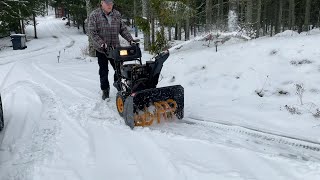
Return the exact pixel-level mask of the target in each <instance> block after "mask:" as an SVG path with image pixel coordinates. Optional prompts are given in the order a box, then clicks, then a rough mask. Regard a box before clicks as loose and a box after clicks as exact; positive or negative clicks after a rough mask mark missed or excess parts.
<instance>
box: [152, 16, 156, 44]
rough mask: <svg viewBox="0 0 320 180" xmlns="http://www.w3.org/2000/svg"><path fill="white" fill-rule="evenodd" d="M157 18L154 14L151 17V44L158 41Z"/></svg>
mask: <svg viewBox="0 0 320 180" xmlns="http://www.w3.org/2000/svg"><path fill="white" fill-rule="evenodd" d="M155 29H156V27H155V19H154V16H152V17H151V44H153V43H155V42H156V38H155Z"/></svg>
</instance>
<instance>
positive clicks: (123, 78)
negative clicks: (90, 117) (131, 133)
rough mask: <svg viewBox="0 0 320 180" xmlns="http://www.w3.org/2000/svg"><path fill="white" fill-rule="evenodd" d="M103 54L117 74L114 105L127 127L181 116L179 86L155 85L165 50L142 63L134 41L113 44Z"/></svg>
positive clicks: (181, 90) (181, 101)
mask: <svg viewBox="0 0 320 180" xmlns="http://www.w3.org/2000/svg"><path fill="white" fill-rule="evenodd" d="M106 55H107V56H108V57H111V58H113V59H114V60H115V71H116V72H115V73H116V76H117V77H118V81H117V82H115V84H114V86H115V87H116V88H117V89H118V93H117V97H116V106H117V110H118V112H119V114H120V116H122V117H123V118H124V120H125V123H126V124H127V125H128V126H130V127H131V128H134V126H150V125H152V124H153V122H155V121H156V122H157V123H160V121H161V120H172V119H174V118H177V119H182V118H183V114H184V111H183V110H184V89H183V87H182V86H181V85H175V86H167V87H161V88H157V84H158V80H159V76H160V72H161V69H162V66H163V63H164V62H165V61H166V60H167V59H168V57H169V51H164V52H162V53H160V54H158V55H157V56H155V57H154V60H152V61H147V62H146V63H145V64H142V61H141V50H140V47H139V43H138V42H137V41H136V42H135V43H132V44H131V45H130V46H128V47H117V48H115V49H113V50H111V51H109V54H108V53H106Z"/></svg>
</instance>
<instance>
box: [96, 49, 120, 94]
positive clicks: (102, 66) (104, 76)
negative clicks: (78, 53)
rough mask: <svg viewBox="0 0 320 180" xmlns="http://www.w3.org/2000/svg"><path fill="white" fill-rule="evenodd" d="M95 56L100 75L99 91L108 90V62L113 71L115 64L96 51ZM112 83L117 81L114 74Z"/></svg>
mask: <svg viewBox="0 0 320 180" xmlns="http://www.w3.org/2000/svg"><path fill="white" fill-rule="evenodd" d="M96 56H97V57H98V64H99V75H100V87H101V90H108V89H109V88H110V84H109V80H108V74H109V68H108V62H110V64H111V66H112V67H113V69H115V63H114V60H113V59H110V58H107V56H106V55H105V54H103V53H100V52H99V51H96ZM113 79H114V82H116V81H117V80H118V78H117V76H116V73H115V74H114V76H113Z"/></svg>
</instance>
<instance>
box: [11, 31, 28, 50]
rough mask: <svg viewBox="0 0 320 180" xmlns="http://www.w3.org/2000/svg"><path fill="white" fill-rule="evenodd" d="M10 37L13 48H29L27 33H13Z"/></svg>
mask: <svg viewBox="0 0 320 180" xmlns="http://www.w3.org/2000/svg"><path fill="white" fill-rule="evenodd" d="M10 37H11V41H12V47H13V50H18V49H25V48H27V46H26V35H25V34H11V35H10Z"/></svg>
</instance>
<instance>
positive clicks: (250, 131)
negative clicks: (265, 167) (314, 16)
mask: <svg viewBox="0 0 320 180" xmlns="http://www.w3.org/2000/svg"><path fill="white" fill-rule="evenodd" d="M186 121H189V122H191V123H192V122H194V123H197V121H202V122H205V123H211V122H212V121H211V122H210V121H205V120H202V119H198V118H190V117H189V118H187V120H186ZM212 123H214V124H219V125H221V127H220V129H226V130H228V131H234V132H236V133H241V134H245V135H248V136H252V137H255V138H262V139H264V140H266V141H273V142H278V143H282V144H288V145H293V146H295V147H299V148H303V149H307V150H310V151H316V152H319V151H320V142H316V141H312V140H308V139H303V138H298V137H293V136H288V135H283V134H279V133H275V132H268V131H264V130H260V129H257V128H252V127H246V126H240V125H235V124H231V123H221V122H212ZM222 126H224V127H225V128H223V127H222ZM216 127H217V126H216ZM294 141H296V143H294Z"/></svg>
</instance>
